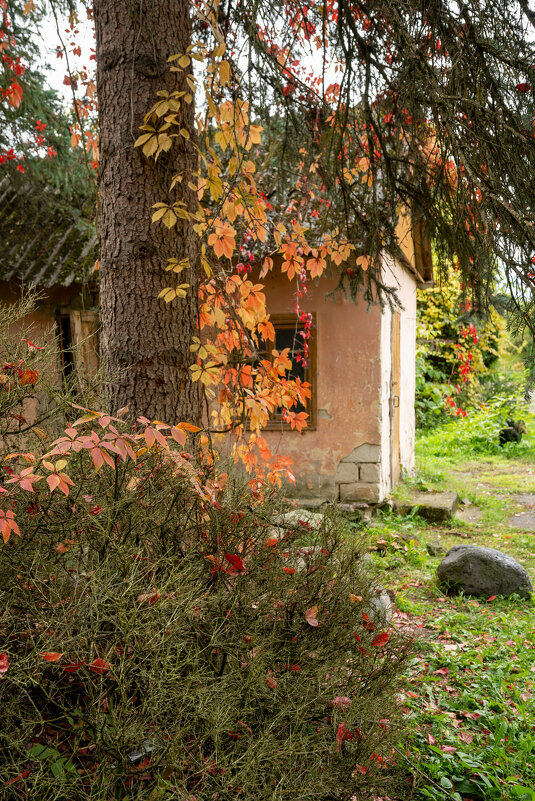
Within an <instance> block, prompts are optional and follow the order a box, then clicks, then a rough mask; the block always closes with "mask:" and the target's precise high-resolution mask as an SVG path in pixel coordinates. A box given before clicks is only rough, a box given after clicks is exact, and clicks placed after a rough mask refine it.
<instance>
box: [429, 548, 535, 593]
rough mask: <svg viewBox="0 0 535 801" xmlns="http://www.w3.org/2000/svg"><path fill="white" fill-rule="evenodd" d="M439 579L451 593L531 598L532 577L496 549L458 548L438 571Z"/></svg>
mask: <svg viewBox="0 0 535 801" xmlns="http://www.w3.org/2000/svg"><path fill="white" fill-rule="evenodd" d="M437 580H438V583H439V585H440V587H441V588H442V589H444V590H445V591H446V592H448V593H459V592H463V593H464V594H465V595H476V596H480V597H483V598H489V597H490V596H491V595H504V596H508V595H512V593H517V594H518V595H521V596H522V597H524V598H529V597H530V593H532V592H533V586H532V584H531V580H530V577H529V576H528V574H527V572H526V571H525V570H524V568H523V567H522V565H520V564H519V563H518V562H517V561H516V559H513V557H512V556H508V554H505V553H502V551H498V550H496V549H494V548H483V547H481V546H478V545H454V547H453V548H450V550H449V551H448V553H447V554H446V556H445V557H444V559H443V560H442V561H441V563H440V564H439V566H438V568H437Z"/></svg>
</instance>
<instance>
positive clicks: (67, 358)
mask: <svg viewBox="0 0 535 801" xmlns="http://www.w3.org/2000/svg"><path fill="white" fill-rule="evenodd" d="M56 324H57V327H58V345H59V348H58V350H59V359H60V372H61V376H62V378H63V380H64V381H67V380H68V379H69V378H70V376H72V374H73V373H74V370H75V367H76V365H75V362H74V351H73V345H74V342H73V336H72V320H71V316H70V314H68V313H65V312H63V313H59V314H57V315H56Z"/></svg>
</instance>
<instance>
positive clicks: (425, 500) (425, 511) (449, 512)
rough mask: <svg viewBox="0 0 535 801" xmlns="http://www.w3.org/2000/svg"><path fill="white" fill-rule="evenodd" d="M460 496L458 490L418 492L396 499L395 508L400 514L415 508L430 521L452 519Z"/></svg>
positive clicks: (438, 521) (437, 521)
mask: <svg viewBox="0 0 535 801" xmlns="http://www.w3.org/2000/svg"><path fill="white" fill-rule="evenodd" d="M458 506H459V496H458V495H457V493H456V492H417V493H415V494H414V495H411V496H410V498H408V499H403V500H401V499H398V498H395V499H394V510H395V511H396V512H398V513H399V514H410V513H411V512H412V510H413V509H416V510H417V511H418V514H419V515H420V516H421V517H423V518H424V519H425V520H428V521H429V522H430V523H442V522H444V521H447V520H451V518H452V517H453V515H454V514H455V512H456V511H457V507H458Z"/></svg>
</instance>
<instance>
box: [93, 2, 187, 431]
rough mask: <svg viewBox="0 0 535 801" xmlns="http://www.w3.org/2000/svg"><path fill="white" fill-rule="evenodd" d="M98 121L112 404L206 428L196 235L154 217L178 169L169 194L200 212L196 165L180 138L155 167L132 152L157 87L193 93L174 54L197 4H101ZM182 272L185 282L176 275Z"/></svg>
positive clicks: (183, 43) (104, 343)
mask: <svg viewBox="0 0 535 801" xmlns="http://www.w3.org/2000/svg"><path fill="white" fill-rule="evenodd" d="M94 9H95V25H96V58H97V88H98V101H99V118H100V168H99V236H100V325H101V333H100V341H101V357H102V360H103V363H104V364H105V365H106V368H107V370H108V371H109V375H110V387H111V390H110V396H111V397H110V400H111V404H112V408H113V407H115V408H118V407H120V406H125V405H128V407H129V410H130V413H131V414H134V415H136V416H137V415H140V414H143V415H146V416H147V417H149V418H150V419H152V420H154V419H157V420H163V421H165V422H167V423H176V422H179V421H180V420H182V421H189V422H193V423H196V424H198V423H199V421H200V419H201V414H202V412H201V408H202V406H201V391H200V387H199V386H198V385H197V384H192V382H191V380H190V370H189V365H190V364H191V362H192V358H191V353H190V350H189V346H190V344H191V338H192V336H193V335H194V334H195V333H196V330H197V318H198V281H199V278H198V275H199V274H198V264H199V258H198V237H197V234H196V233H195V232H194V231H193V229H192V225H191V222H189V221H186V220H179V222H178V224H177V225H176V226H175V227H174V228H172V229H171V230H170V231H168V230H167V229H166V228H165V227H164V226H163V225H162V223H161V222H159V223H152V222H151V216H152V212H153V208H152V206H153V204H154V203H157V202H171V201H170V197H171V196H170V195H169V187H170V184H171V180H172V177H173V175H175V174H177V173H181V172H182V173H184V178H183V180H182V182H181V183H180V184H178V186H177V188H176V189H174V190H173V194H172V201H175V200H182V201H185V202H186V204H187V207H188V208H189V209H190V210H195V208H196V201H195V197H194V193H193V192H192V190H191V189H189V188H188V181H191V175H192V173H193V172H194V171H195V169H196V164H197V160H196V155H195V151H194V149H193V147H192V145H191V143H188V142H187V141H186V140H184V139H182V137H180V141H179V140H178V139H177V140H175V144H174V145H173V147H172V149H171V151H170V152H169V153H168V154H165V153H164V154H163V155H162V156H160V158H159V160H158V161H157V162H156V163H155V162H154V160H153V159H147V158H146V157H145V156H144V155H143V154H142V152H141V148H139V147H137V148H134V142H135V140H136V139H137V137H138V136H139V135H140V133H141V132H140V130H139V126H140V125H141V124H142V123H143V117H144V115H145V114H146V113H147V111H148V110H149V109H150V107H151V106H152V105H153V104H154V102H155V101H156V100H157V96H156V93H157V91H158V90H161V89H167V90H168V91H174V90H184V89H186V88H187V86H186V85H185V73H171V72H169V70H168V64H167V58H168V57H169V56H170V55H173V54H176V53H185V51H186V48H187V47H188V45H189V44H190V43H191V23H190V17H189V3H188V0H95V3H94ZM182 127H184V128H186V129H187V130H188V131H190V132H191V134H192V137H193V131H194V107H193V103H192V104H191V105H187V104H184V105H183V116H182ZM168 258H177V259H179V260H181V259H184V258H188V259H189V262H190V264H191V269H190V270H185V271H183V272H182V273H181V275H180V276H176V275H175V274H174V273H166V272H165V269H164V268H165V266H166V265H167V259H168ZM176 279H179V280H176ZM182 282H185V283H189V284H190V285H191V288H190V290H189V291H188V297H187V298H186V299H183V300H174V301H172V302H171V303H165V302H164V301H163V300H158V298H157V296H158V293H159V292H160V290H161V289H163V288H164V287H166V286H175V285H176V284H177V283H182Z"/></svg>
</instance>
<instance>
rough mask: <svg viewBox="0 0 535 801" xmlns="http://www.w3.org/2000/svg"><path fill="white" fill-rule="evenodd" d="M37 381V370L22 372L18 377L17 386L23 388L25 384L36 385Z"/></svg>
mask: <svg viewBox="0 0 535 801" xmlns="http://www.w3.org/2000/svg"><path fill="white" fill-rule="evenodd" d="M38 379H39V372H38V371H37V370H24V371H23V372H22V373H21V374H20V375H19V384H20V386H21V387H25V386H26V385H27V384H37V381H38Z"/></svg>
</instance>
